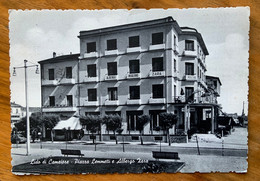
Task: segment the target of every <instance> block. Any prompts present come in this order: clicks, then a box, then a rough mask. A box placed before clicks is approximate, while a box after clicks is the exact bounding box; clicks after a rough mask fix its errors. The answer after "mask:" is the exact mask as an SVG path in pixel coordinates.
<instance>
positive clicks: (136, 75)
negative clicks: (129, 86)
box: [127, 73, 140, 79]
mask: <svg viewBox="0 0 260 181" xmlns="http://www.w3.org/2000/svg"><path fill="white" fill-rule="evenodd" d="M127 78H128V79H139V78H140V73H127Z"/></svg>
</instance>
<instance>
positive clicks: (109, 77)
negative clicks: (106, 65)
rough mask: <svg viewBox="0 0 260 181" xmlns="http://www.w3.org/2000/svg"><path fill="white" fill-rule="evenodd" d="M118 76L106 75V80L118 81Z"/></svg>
mask: <svg viewBox="0 0 260 181" xmlns="http://www.w3.org/2000/svg"><path fill="white" fill-rule="evenodd" d="M117 78H118V75H105V80H117Z"/></svg>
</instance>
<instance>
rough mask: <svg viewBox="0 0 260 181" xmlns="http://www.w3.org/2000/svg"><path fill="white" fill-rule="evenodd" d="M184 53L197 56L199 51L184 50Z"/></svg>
mask: <svg viewBox="0 0 260 181" xmlns="http://www.w3.org/2000/svg"><path fill="white" fill-rule="evenodd" d="M183 55H184V56H188V57H197V52H196V51H191V50H184V51H183Z"/></svg>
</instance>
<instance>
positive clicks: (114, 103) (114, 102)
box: [105, 100, 118, 106]
mask: <svg viewBox="0 0 260 181" xmlns="http://www.w3.org/2000/svg"><path fill="white" fill-rule="evenodd" d="M117 105H118V100H106V101H105V106H117Z"/></svg>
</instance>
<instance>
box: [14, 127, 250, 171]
mask: <svg viewBox="0 0 260 181" xmlns="http://www.w3.org/2000/svg"><path fill="white" fill-rule="evenodd" d="M245 133H246V132H245V128H241V129H240V128H239V129H236V131H235V132H233V133H232V134H231V135H228V137H225V138H224V152H222V151H223V150H222V142H199V150H200V155H198V149H197V143H196V142H189V143H179V144H178V143H174V144H172V146H168V144H167V143H161V150H162V151H174V152H178V153H179V156H180V158H181V159H180V161H182V162H185V167H184V168H183V169H182V170H181V171H182V172H194V171H200V172H206V171H207V170H212V171H222V172H223V171H240V172H241V171H244V170H246V169H247V160H246V159H247V141H246V140H247V139H246V136H245ZM243 134H244V135H243ZM237 137H240V140H241V141H240V140H239V139H237ZM17 146H18V147H17ZM41 146H42V148H41ZM12 147H13V149H12V157H13V161H12V164H13V165H17V164H21V163H24V162H30V161H31V160H32V159H36V158H43V157H48V156H50V155H52V156H61V151H60V149H65V148H66V147H67V149H79V150H81V152H82V153H83V154H84V156H85V157H91V158H128V159H136V158H142V159H148V160H153V159H154V158H152V151H159V150H160V143H145V145H140V142H131V143H127V144H125V152H123V149H122V148H123V145H122V144H121V143H120V144H117V145H116V144H115V142H106V143H104V142H103V143H98V144H96V151H95V145H93V144H92V141H88V142H82V141H71V142H69V143H68V144H66V142H51V141H49V142H42V143H40V142H37V143H32V144H31V155H30V156H25V153H26V144H19V145H16V144H14V145H12ZM222 154H223V156H222ZM167 161H171V160H167ZM202 165H203V166H202Z"/></svg>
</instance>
